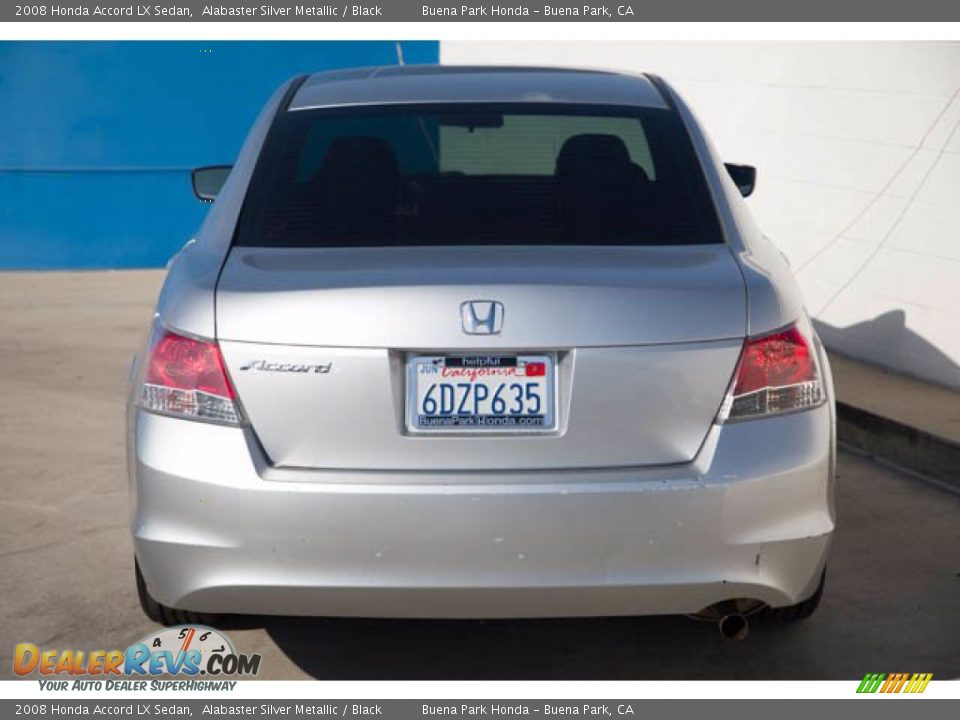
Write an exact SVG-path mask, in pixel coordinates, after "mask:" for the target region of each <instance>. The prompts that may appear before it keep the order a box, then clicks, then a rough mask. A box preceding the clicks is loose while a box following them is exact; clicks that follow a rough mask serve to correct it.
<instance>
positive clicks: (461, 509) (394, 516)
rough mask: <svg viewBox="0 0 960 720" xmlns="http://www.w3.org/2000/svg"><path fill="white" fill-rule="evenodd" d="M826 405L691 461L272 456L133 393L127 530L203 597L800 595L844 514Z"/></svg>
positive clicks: (419, 603)
mask: <svg viewBox="0 0 960 720" xmlns="http://www.w3.org/2000/svg"><path fill="white" fill-rule="evenodd" d="M832 433H833V430H832V419H831V411H830V408H829V407H828V406H823V407H820V408H817V409H815V410H811V411H807V412H802V413H796V414H793V415H785V416H783V417H779V418H774V419H768V420H757V421H752V422H744V423H739V424H730V425H726V426H723V427H719V426H717V427H714V428H713V429H712V430H711V432H710V434H709V436H708V438H707V440H706V441H705V443H704V447H703V448H702V449H701V451H700V453H699V456H698V458H697V460H696V461H695V462H693V463H690V464H688V465H683V466H672V467H668V468H660V469H656V468H647V469H635V470H631V469H617V470H575V471H574V470H571V471H562V472H556V471H552V472H522V473H516V474H510V473H501V472H483V473H446V474H445V473H429V474H424V475H416V474H410V473H383V472H374V473H362V472H342V471H307V470H302V471H301V470H286V471H277V470H274V469H272V468H268V467H266V466H265V465H264V464H263V463H262V461H261V460H260V456H259V453H258V451H257V450H256V449H255V446H254V444H253V443H252V441H251V438H250V437H249V436H248V434H247V433H246V432H245V431H244V430H241V429H237V428H229V427H221V426H216V425H207V424H202V423H194V422H189V421H184V420H177V419H172V418H167V417H159V416H156V415H150V414H148V413H143V412H135V413H134V416H133V423H132V426H131V437H130V443H131V450H132V453H131V461H130V475H131V486H132V487H131V490H132V494H133V498H134V512H133V518H132V531H133V536H134V543H135V547H136V553H137V557H138V558H139V562H140V565H141V568H142V570H143V574H144V577H145V579H146V582H147V586H148V588H149V590H150V593H151V594H152V595H153V596H154V597H155V598H156V599H157V600H159V601H160V602H162V603H164V604H166V605H170V606H173V607H179V608H185V609H190V610H196V611H206V612H231V613H233V612H236V613H258V614H260V613H262V614H291V615H329V616H334V615H340V616H371V617H433V618H439V617H551V616H554V617H556V616H589V615H641V614H661V613H664V614H665V613H693V612H697V611H699V610H701V609H703V608H705V607H707V606H709V605H711V604H713V603H716V602H719V601H722V600H727V599H733V598H753V599H758V600H762V601H764V602H766V603H768V604H770V605H774V606H781V605H789V604H793V603H796V602H799V601H800V600H803V599H804V598H806V597H808V596H809V595H810V594H811V593H812V592H813V591H814V589H815V588H816V584H817V581H818V579H819V576H820V573H821V570H822V569H823V566H824V563H825V561H826V555H827V552H828V549H829V545H830V538H831V534H832V532H833V529H834V524H835V513H834V506H833V473H832V467H833V453H834V449H833V439H832V438H833V436H832Z"/></svg>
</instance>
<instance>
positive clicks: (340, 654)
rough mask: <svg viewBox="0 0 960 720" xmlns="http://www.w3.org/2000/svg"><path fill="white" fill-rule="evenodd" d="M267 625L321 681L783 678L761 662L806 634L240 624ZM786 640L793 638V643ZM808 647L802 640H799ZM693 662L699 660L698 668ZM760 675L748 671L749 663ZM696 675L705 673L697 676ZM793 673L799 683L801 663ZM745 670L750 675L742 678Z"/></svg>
mask: <svg viewBox="0 0 960 720" xmlns="http://www.w3.org/2000/svg"><path fill="white" fill-rule="evenodd" d="M221 627H222V628H223V629H224V630H227V631H229V630H248V629H254V628H262V629H264V630H265V631H266V633H267V634H268V635H269V637H270V638H271V639H272V640H273V642H274V643H276V645H277V647H278V649H279V650H280V651H281V652H283V653H284V654H285V655H286V656H287V658H289V659H290V661H292V662H293V663H295V664H296V665H297V666H298V667H299V668H300V669H301V670H303V671H304V672H305V673H306V674H308V675H310V676H311V677H313V678H316V679H323V680H520V679H524V680H538V679H542V680H558V679H570V680H572V679H578V680H590V679H604V680H616V679H637V678H643V679H729V678H738V677H745V676H747V677H752V676H758V677H768V678H769V677H771V674H772V675H778V672H777V666H778V664H782V663H778V662H777V661H776V659H775V658H774V660H773V662H772V663H770V662H763V661H757V660H758V658H757V653H758V651H762V650H763V649H764V648H771V647H772V648H778V649H777V650H776V651H775V655H780V653H781V649H782V648H781V647H780V641H781V640H784V639H786V637H790V636H796V637H802V635H803V633H802V631H801V630H800V629H799V628H783V627H779V626H773V625H770V624H769V623H765V622H763V621H762V620H761V621H758V622H755V623H753V624H752V626H751V636H750V637H749V638H748V639H747V640H746V641H742V642H737V641H728V640H724V639H723V638H722V637H721V636H720V633H719V631H718V629H717V626H716V625H715V624H714V623H708V622H701V621H697V620H693V619H690V618H686V617H681V616H664V617H644V618H589V619H551V620H376V619H342V618H338V619H334V618H293V617H290V618H274V617H254V616H250V617H234V618H231V619H230V620H228V621H225V622H224V623H222V624H221ZM785 636H786V637H785ZM801 644H802V643H801ZM692 657H696V658H697V662H696V663H691V662H690V660H691V658H692ZM751 659H752V661H751V662H750V664H751V665H755V666H756V671H755V672H753V671H750V670H748V669H747V668H745V667H744V666H743V661H745V660H751ZM694 668H697V669H694ZM793 668H794V669H793V671H792V672H790V671H789V670H788V674H789V675H791V676H796V666H793ZM745 671H746V672H747V674H746V675H744V672H745Z"/></svg>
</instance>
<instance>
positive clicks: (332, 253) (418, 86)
mask: <svg viewBox="0 0 960 720" xmlns="http://www.w3.org/2000/svg"><path fill="white" fill-rule="evenodd" d="M755 178H756V173H755V171H754V169H753V168H751V167H749V166H744V165H726V166H725V165H724V164H723V163H722V162H721V161H720V160H719V159H718V158H717V155H716V153H715V151H714V150H713V149H712V147H711V145H710V143H709V141H708V140H707V138H706V136H705V135H704V132H703V130H702V129H701V127H700V125H699V124H698V122H697V120H696V119H695V118H694V117H693V115H692V114H691V112H690V110H689V109H688V107H687V106H686V105H685V103H684V101H683V100H682V99H681V98H680V97H679V96H678V95H677V94H676V93H675V92H674V91H673V90H672V89H671V87H670V86H669V85H668V84H667V83H666V82H664V81H663V80H661V79H660V78H658V77H655V76H644V75H637V76H628V75H621V74H616V73H608V72H598V71H581V70H560V69H535V68H482V67H481V68H477V67H436V66H423V67H412V66H407V67H392V68H376V69H362V70H346V71H336V72H328V73H322V74H317V75H311V76H308V77H300V78H296V79H293V80H291V81H290V82H288V83H286V84H285V85H284V86H283V87H281V88H280V89H279V90H278V91H277V92H276V94H275V95H274V97H273V98H272V99H271V100H270V101H269V103H268V104H267V106H266V108H265V109H264V110H263V112H262V114H261V116H260V118H259V119H258V120H257V121H256V123H255V124H254V126H253V128H252V130H251V132H250V135H249V137H248V138H247V140H246V143H245V145H244V146H243V148H242V150H241V152H240V155H239V158H238V159H237V161H236V164H235V165H234V166H233V167H232V168H229V167H207V168H201V169H199V170H196V171H194V176H193V181H194V190H195V192H196V194H197V195H198V197H200V198H201V199H206V200H212V199H213V198H214V197H216V202H215V203H214V204H213V205H212V206H211V208H210V211H209V214H208V215H207V217H206V219H205V221H204V223H203V225H202V227H201V228H200V230H199V231H198V233H197V235H196V237H195V238H194V239H193V240H191V241H190V242H189V243H187V245H186V246H185V247H184V248H183V249H182V250H181V251H180V252H179V253H178V254H177V255H176V257H175V258H174V259H173V260H172V262H171V264H170V266H169V270H168V274H167V278H166V282H165V284H164V287H163V291H162V293H161V295H160V298H159V301H158V304H157V309H156V314H155V317H154V321H153V325H152V328H151V330H150V333H149V339H148V340H147V341H146V343H145V346H144V348H143V350H142V351H141V352H140V353H139V355H138V357H137V360H136V361H135V364H134V368H133V371H132V388H131V393H130V403H129V412H128V417H129V422H128V447H129V453H128V457H129V477H130V486H131V493H132V496H133V502H134V510H133V517H132V533H133V539H134V545H135V552H136V579H137V587H138V590H139V594H140V599H141V602H142V604H143V607H144V609H145V611H146V613H147V614H148V615H149V616H150V617H151V618H153V619H154V620H157V621H160V622H164V623H168V624H169V623H178V622H204V621H206V622H211V621H212V620H211V618H212V616H213V615H214V614H218V613H256V614H264V613H266V614H291V615H320V616H365V617H409V618H413V617H427V618H441V617H448V618H474V617H486V618H490V617H558V616H600V615H644V614H659V613H682V614H690V615H696V616H698V617H702V618H708V619H714V620H717V621H722V622H721V625H723V622H728V621H729V623H728V626H727V630H726V632H728V633H730V634H736V633H738V632H741V631H745V630H746V625H745V620H744V617H745V616H746V615H749V614H751V613H754V612H758V613H763V614H766V615H768V616H773V617H775V618H779V619H781V620H794V619H797V618H802V617H806V616H808V615H809V614H810V613H812V612H813V611H814V609H815V608H816V606H817V603H818V602H819V600H820V596H821V594H822V590H823V582H824V573H825V566H826V559H827V553H828V549H829V546H830V539H831V536H832V533H833V530H834V526H835V510H834V501H833V485H834V459H835V458H834V456H835V430H834V425H835V423H834V409H833V401H832V394H833V391H832V387H831V380H830V372H829V368H828V365H827V358H826V355H825V353H824V349H823V347H822V345H821V343H820V341H819V339H818V338H817V335H816V334H815V332H814V330H813V328H812V326H811V322H810V319H809V318H808V316H807V313H806V311H805V309H804V307H803V304H802V301H801V298H800V294H799V292H798V289H797V287H796V285H795V283H794V280H793V278H792V276H791V273H790V270H789V267H788V265H787V263H786V261H785V260H784V258H783V256H782V255H781V253H780V252H779V251H778V250H777V248H776V247H775V246H774V245H773V244H772V242H771V241H770V240H768V239H767V238H765V237H764V236H763V235H762V234H761V233H760V231H758V229H757V228H756V227H755V225H754V223H753V221H752V219H751V216H750V213H749V211H748V209H747V207H746V204H745V201H744V199H743V197H742V196H745V195H749V194H750V192H752V190H753V184H754V181H755ZM221 185H222V187H221Z"/></svg>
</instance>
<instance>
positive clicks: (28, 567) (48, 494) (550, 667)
mask: <svg viewBox="0 0 960 720" xmlns="http://www.w3.org/2000/svg"><path fill="white" fill-rule="evenodd" d="M160 277H161V275H160V273H157V272H123V273H120V272H112V273H70V274H0V338H2V340H0V487H2V488H3V499H0V558H2V565H0V569H2V572H0V668H2V673H3V674H4V676H7V675H8V674H10V672H11V670H10V668H11V655H12V651H13V646H14V644H15V643H17V642H25V641H29V642H33V643H36V644H37V645H39V646H41V647H42V648H59V649H67V648H73V649H87V650H91V649H111V648H123V647H126V646H127V644H129V643H130V642H133V641H135V640H137V639H139V638H140V637H142V636H143V635H145V634H147V633H148V632H150V631H151V630H153V629H154V627H155V626H154V625H153V624H152V623H151V622H150V621H149V620H147V619H146V618H145V617H144V616H143V615H142V614H141V613H140V609H139V606H138V605H137V601H136V597H135V593H134V586H133V577H132V569H131V544H130V540H129V538H128V536H127V516H128V511H127V502H126V487H125V482H126V481H125V478H124V460H123V435H122V423H123V419H122V414H123V395H124V385H125V381H126V374H127V370H128V367H129V362H130V357H131V355H132V352H133V349H134V347H135V346H136V344H137V342H138V338H139V335H140V333H141V332H142V331H143V328H144V326H145V324H146V322H147V319H148V318H149V315H150V311H151V307H152V303H153V301H154V298H155V295H156V292H157V288H158V287H159V282H160ZM839 474H840V478H839V480H840V482H839V501H838V502H839V509H840V517H841V525H840V530H839V532H838V537H837V542H836V546H835V550H834V553H833V557H832V560H831V565H830V574H829V577H828V583H827V592H826V595H825V598H824V602H823V605H822V606H821V609H820V611H819V613H818V614H817V615H816V616H814V617H813V618H812V619H810V620H809V621H807V622H805V623H802V624H800V625H797V626H795V627H790V628H787V629H783V628H778V627H771V626H763V625H761V626H759V627H754V628H753V629H752V631H751V634H750V637H749V638H748V639H747V640H746V641H745V642H742V643H726V642H723V641H721V640H720V638H719V635H718V633H717V632H716V629H715V628H714V627H713V626H710V625H706V624H701V623H696V622H693V621H690V620H686V619H684V618H643V619H597V620H550V621H497V622H486V623H481V622H452V621H444V622H427V621H376V620H323V619H316V620H303V619H291V618H278V619H270V618H247V619H241V620H236V621H232V622H231V624H229V625H228V626H225V629H227V631H228V634H229V635H230V637H231V638H233V640H234V641H235V643H236V644H237V645H238V646H239V648H240V649H241V650H242V651H245V652H259V653H261V654H263V655H264V660H263V663H262V666H261V667H262V669H263V675H262V677H265V678H269V679H295V678H304V677H316V678H329V679H364V678H377V679H404V678H423V679H432V678H457V679H510V678H538V679H547V678H583V679H587V678H590V679H607V678H609V679H625V678H632V679H651V678H677V679H681V678H684V679H713V678H718V679H719V678H755V679H794V678H796V679H803V678H821V679H854V678H857V679H859V678H861V677H862V676H863V675H864V673H866V672H868V671H871V672H892V671H902V672H908V671H909V672H932V673H934V677H936V678H947V677H953V678H956V677H960V497H958V496H957V495H954V494H951V493H948V492H945V491H943V490H941V489H939V488H937V487H934V486H931V485H928V484H925V483H923V482H920V481H918V480H916V479H913V478H910V477H907V476H905V475H903V474H901V473H898V472H894V471H891V470H889V469H886V468H884V467H882V466H880V465H877V464H876V463H873V462H870V461H868V460H865V459H863V458H860V457H857V456H855V455H852V454H850V453H844V454H842V456H841V458H840V469H839Z"/></svg>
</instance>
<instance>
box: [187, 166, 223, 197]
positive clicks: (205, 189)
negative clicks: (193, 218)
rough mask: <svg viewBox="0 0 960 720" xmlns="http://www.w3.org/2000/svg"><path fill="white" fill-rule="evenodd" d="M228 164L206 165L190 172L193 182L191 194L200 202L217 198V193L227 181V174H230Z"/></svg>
mask: <svg viewBox="0 0 960 720" xmlns="http://www.w3.org/2000/svg"><path fill="white" fill-rule="evenodd" d="M230 170H231V166H230V165H208V166H206V167H199V168H196V169H195V170H193V171H192V172H191V173H190V181H191V182H192V183H193V194H194V195H196V196H197V200H200V201H201V202H213V201H214V200H216V199H217V193H219V192H220V188H222V187H223V184H224V183H225V182H226V181H227V175H229V174H230Z"/></svg>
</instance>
